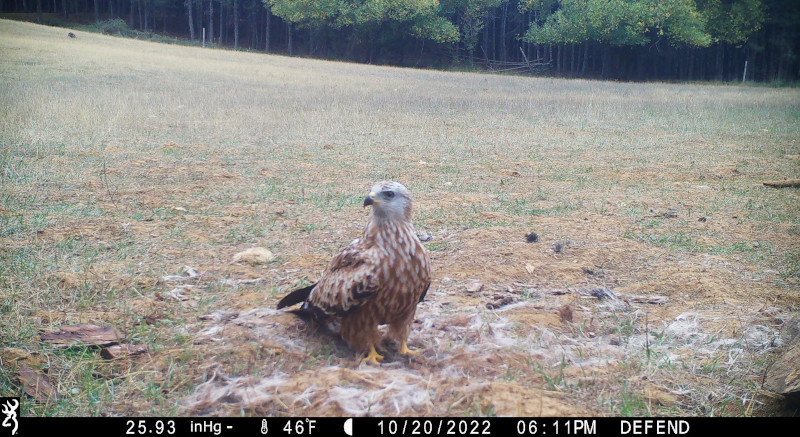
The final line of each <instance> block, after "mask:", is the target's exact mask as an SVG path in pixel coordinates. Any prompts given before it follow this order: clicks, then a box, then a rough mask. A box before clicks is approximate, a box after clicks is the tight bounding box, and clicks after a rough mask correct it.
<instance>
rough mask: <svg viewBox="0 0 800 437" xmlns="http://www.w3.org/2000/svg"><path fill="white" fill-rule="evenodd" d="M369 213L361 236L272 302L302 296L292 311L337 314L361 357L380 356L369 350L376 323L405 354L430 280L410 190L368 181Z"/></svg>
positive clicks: (370, 359) (373, 342)
mask: <svg viewBox="0 0 800 437" xmlns="http://www.w3.org/2000/svg"><path fill="white" fill-rule="evenodd" d="M370 205H371V206H372V216H371V217H370V220H369V222H367V225H366V227H365V228H364V233H363V235H362V236H361V238H359V239H356V240H354V241H353V242H352V243H350V245H349V246H347V247H346V248H344V249H343V250H342V251H341V252H340V253H339V254H338V255H337V256H336V257H335V258H334V259H333V261H331V264H330V265H329V266H328V268H327V269H326V270H325V272H324V273H323V274H322V278H320V280H319V281H318V282H317V283H316V284H314V285H311V286H309V287H305V288H301V289H299V290H295V291H293V292H291V293H289V294H288V295H287V296H286V297H284V298H283V299H281V301H280V302H279V303H278V308H284V307H287V306H292V305H295V304H298V303H300V302H303V305H302V307H301V308H300V310H298V312H301V313H308V314H311V315H312V316H313V317H314V318H315V319H317V320H319V321H324V320H326V319H328V318H331V317H336V318H340V319H341V326H342V329H341V332H342V338H344V340H345V341H347V343H348V344H349V345H350V347H352V348H353V349H355V350H358V351H368V355H367V358H366V360H367V361H368V362H370V363H373V364H378V360H381V359H383V357H382V356H381V355H378V352H377V351H376V350H375V346H376V345H377V344H378V342H379V341H380V332H379V331H378V325H383V324H388V325H389V335H390V336H391V337H393V338H396V339H399V340H400V342H401V345H400V353H402V354H404V355H405V354H409V353H413V351H411V350H409V349H408V344H407V341H408V335H409V333H410V331H411V324H412V322H413V321H414V313H415V312H416V309H417V303H419V302H420V301H422V299H423V298H424V297H425V293H427V291H428V287H429V286H430V284H431V273H430V261H429V259H428V253H427V251H426V250H425V248H424V247H423V246H422V243H420V241H419V238H417V234H416V233H415V232H414V226H413V225H412V224H411V195H410V194H409V192H408V190H407V189H406V187H404V186H403V185H401V184H399V183H397V182H392V181H383V182H379V183H377V184H375V186H374V187H372V192H371V193H369V196H367V198H366V199H365V200H364V207H367V206H370Z"/></svg>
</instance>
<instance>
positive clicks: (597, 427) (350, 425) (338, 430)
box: [0, 417, 800, 437]
mask: <svg viewBox="0 0 800 437" xmlns="http://www.w3.org/2000/svg"><path fill="white" fill-rule="evenodd" d="M17 420H18V423H17V425H18V426H17V427H16V433H15V434H14V435H19V436H32V435H36V436H39V435H59V434H67V433H68V434H70V435H76V436H95V435H98V436H108V437H115V436H118V437H123V436H148V437H159V436H165V437H170V436H195V437H201V436H297V437H301V436H350V437H353V436H364V437H376V436H377V437H380V436H504V437H506V436H534V435H535V436H708V435H718V434H720V433H726V432H730V433H736V434H742V433H744V435H754V434H762V433H764V432H768V431H769V430H770V429H771V430H776V431H777V430H781V429H795V430H796V429H798V428H800V426H798V425H800V419H798V418H735V417H732V418H698V417H679V418H620V417H575V418H556V417H483V418H463V417H444V418H430V417H396V418H395V417H384V418H374V417H350V418H348V417H336V418H330V417H280V418H278V417H81V418H78V417H19V418H17ZM11 431H12V428H11V427H3V428H0V437H3V436H6V435H12V434H11Z"/></svg>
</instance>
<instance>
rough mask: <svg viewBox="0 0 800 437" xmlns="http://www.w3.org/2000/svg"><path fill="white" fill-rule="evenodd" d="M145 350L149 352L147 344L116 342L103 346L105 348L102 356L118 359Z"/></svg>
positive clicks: (141, 352)
mask: <svg viewBox="0 0 800 437" xmlns="http://www.w3.org/2000/svg"><path fill="white" fill-rule="evenodd" d="M145 352H147V346H144V345H132V344H115V345H113V346H109V347H106V348H103V350H101V351H100V356H101V357H103V358H105V359H107V360H118V359H121V358H127V357H130V356H133V355H139V354H143V353H145Z"/></svg>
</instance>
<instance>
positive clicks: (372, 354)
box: [364, 345, 383, 366]
mask: <svg viewBox="0 0 800 437" xmlns="http://www.w3.org/2000/svg"><path fill="white" fill-rule="evenodd" d="M364 361H365V362H367V363H369V364H372V365H375V366H379V365H380V364H381V363H379V362H378V361H383V355H380V354H378V351H376V350H375V346H374V345H372V346H370V347H369V354H367V357H366V358H364Z"/></svg>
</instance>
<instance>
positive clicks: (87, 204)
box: [0, 20, 800, 415]
mask: <svg viewBox="0 0 800 437" xmlns="http://www.w3.org/2000/svg"><path fill="white" fill-rule="evenodd" d="M75 33H76V34H77V35H78V38H77V39H70V38H67V36H66V31H64V30H63V29H56V28H48V27H41V26H35V25H31V24H25V23H13V22H9V21H2V20H0V52H1V53H3V56H2V57H0V77H2V79H1V80H0V87H2V92H0V111H2V113H1V115H0V132H1V133H0V142H1V143H2V151H1V152H0V153H1V154H0V165H1V166H2V175H1V177H2V179H0V182H1V183H2V185H0V338H2V347H3V348H4V349H3V350H2V351H0V360H2V363H1V364H2V366H0V395H7V394H19V393H21V392H22V385H23V384H24V382H25V381H24V380H25V378H20V375H19V370H18V369H19V367H20V366H21V364H22V363H26V364H28V365H29V366H31V368H32V369H34V370H35V371H36V372H38V373H39V374H40V375H42V376H45V377H46V378H47V379H48V380H49V381H50V382H51V383H52V385H53V386H54V387H55V388H56V389H57V390H58V393H59V397H58V398H57V399H55V398H51V399H50V400H46V401H44V402H40V403H36V402H33V401H32V400H31V399H30V398H26V399H27V400H26V401H25V402H24V407H23V408H24V413H25V414H26V415H101V414H123V415H171V414H250V413H258V414H270V415H272V414H274V415H287V414H288V415H332V414H348V415H351V414H355V415H365V414H370V415H395V414H405V415H410V414H411V415H491V414H497V415H573V414H577V415H582V414H599V415H647V414H652V415H656V414H658V415H686V414H688V415H752V414H771V412H772V411H773V408H774V400H773V399H772V398H771V397H770V396H768V395H767V394H766V393H765V392H764V390H763V389H762V386H761V384H762V380H763V375H764V372H765V370H766V369H767V367H768V366H769V364H770V362H771V359H772V358H773V354H772V352H773V351H774V348H775V346H777V345H780V343H781V339H780V335H779V332H780V325H781V323H782V321H783V320H784V319H785V318H786V317H787V316H788V315H789V314H790V313H792V312H795V311H798V305H799V304H800V238H798V237H799V236H800V220H799V219H798V217H799V213H800V195H798V192H797V190H794V189H783V190H776V189H770V188H765V187H763V186H761V181H762V180H774V179H783V178H798V177H800V160H799V159H798V155H800V143H799V142H798V139H800V135H799V133H800V123H798V121H799V119H800V98H799V97H800V91H798V90H796V89H772V88H758V87H737V86H709V85H670V84H617V83H603V82H589V81H577V80H574V81H564V80H550V79H531V78H518V77H503V76H486V75H478V74H463V73H459V74H453V73H441V72H431V71H417V70H407V69H395V68H378V67H372V66H363V65H350V64H343V63H331V62H320V61H311V60H301V59H291V58H284V57H277V56H266V55H261V54H248V53H234V52H227V51H217V50H210V49H207V50H203V49H199V48H186V47H176V46H167V45H158V44H152V43H146V42H140V41H134V40H125V39H118V38H113V37H106V36H101V35H95V34H87V33H81V32H75ZM384 178H392V179H396V180H399V181H402V182H404V183H406V184H407V186H409V188H410V189H411V191H412V193H413V194H414V196H415V199H416V213H415V223H416V225H417V227H418V229H420V230H424V231H426V232H428V233H430V234H431V235H432V236H433V239H432V240H431V241H430V242H428V243H426V244H427V246H428V248H429V250H430V251H431V255H432V258H433V274H434V282H433V286H432V289H431V292H430V293H429V295H428V296H429V297H428V300H427V301H426V302H425V303H423V304H422V305H421V306H420V309H419V311H418V321H417V323H416V324H415V328H414V330H413V332H412V335H411V339H410V340H411V346H412V347H415V348H418V349H421V350H422V352H423V353H422V354H421V356H419V357H417V358H413V359H410V360H408V359H404V358H401V357H399V356H396V355H395V354H392V353H391V350H392V349H391V348H389V352H388V354H387V358H388V362H387V363H385V364H383V365H382V366H381V367H380V368H373V367H369V366H366V365H359V364H358V361H357V360H356V359H355V357H354V355H353V353H352V352H351V351H350V350H348V349H347V347H346V346H344V345H343V344H342V343H341V342H339V341H336V340H335V339H332V338H330V337H329V336H326V335H325V334H323V333H319V332H314V331H313V330H311V329H309V328H308V327H306V326H305V325H303V323H302V322H300V321H299V320H297V319H295V318H293V317H292V316H290V315H287V314H284V313H282V312H279V311H275V310H273V308H274V307H275V304H276V302H277V299H278V298H279V297H280V296H281V295H283V294H284V293H285V292H287V291H289V290H290V289H292V288H293V287H296V286H298V285H303V284H307V283H308V281H313V280H314V279H315V278H316V277H317V276H318V274H319V273H320V272H321V270H322V269H324V267H325V266H326V264H327V262H328V260H329V259H330V257H331V256H332V254H334V253H335V252H336V251H338V250H339V249H340V248H341V247H343V246H344V245H346V244H347V243H348V242H349V241H350V240H351V239H352V238H354V237H355V236H357V235H358V234H359V232H360V230H361V227H362V226H363V223H364V222H365V220H366V218H367V212H366V211H364V210H362V208H361V207H360V205H359V204H360V200H361V199H362V197H363V195H364V194H365V191H366V190H367V189H368V188H369V187H370V186H371V185H372V183H373V182H375V181H376V180H380V179H384ZM529 232H536V233H537V234H538V235H539V241H538V242H535V243H528V242H526V241H525V235H526V234H528V233H529ZM252 246H264V247H268V248H269V249H270V250H272V252H274V253H275V254H276V255H277V258H276V259H275V260H273V261H272V262H270V263H268V264H265V265H260V266H250V265H247V264H244V265H239V264H230V261H231V259H232V257H233V255H234V254H236V253H237V252H239V251H241V250H244V249H246V248H249V247H252ZM184 265H188V266H191V267H193V268H194V269H196V270H197V271H198V272H200V276H199V277H197V278H193V279H189V280H186V281H185V283H186V284H189V285H194V287H192V288H186V289H184V291H183V296H184V298H185V300H179V299H175V298H173V297H172V296H171V295H170V294H169V291H170V290H172V289H173V288H175V287H176V286H177V285H176V283H172V282H169V281H168V280H164V276H166V275H174V274H180V273H181V269H182V267H183V266H184ZM242 279H255V280H256V281H251V282H253V283H237V282H236V280H242ZM226 280H228V281H226ZM476 282H479V283H480V284H482V285H483V286H482V287H478V286H476V285H475V283H476ZM603 287H605V288H607V289H609V290H611V291H612V292H613V293H614V294H615V295H617V296H618V297H619V299H618V300H607V299H604V300H598V299H597V298H596V297H594V296H592V294H591V293H590V291H591V290H593V289H598V288H603ZM468 290H472V291H468ZM565 305H569V309H570V310H571V312H569V311H567V310H565V309H563V308H564V306H565ZM490 307H491V308H490ZM559 310H561V311H560V312H559ZM568 313H569V314H568ZM560 314H561V316H560ZM567 314H568V315H567ZM562 319H563V320H562ZM569 319H571V320H572V321H571V322H570V321H569ZM74 323H95V324H99V325H112V326H114V327H115V328H116V329H117V330H118V331H119V332H120V333H121V334H122V335H123V337H124V343H126V344H133V345H143V346H146V348H147V352H146V353H145V354H141V355H136V356H133V357H131V358H129V359H123V360H118V361H108V360H105V359H104V358H102V357H101V356H100V355H99V353H98V351H97V350H96V349H92V348H88V347H72V348H68V349H59V348H56V347H55V346H53V345H52V344H49V343H47V342H43V341H41V340H40V334H41V333H42V332H49V331H54V330H56V329H57V328H58V327H59V326H61V325H63V324H74Z"/></svg>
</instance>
